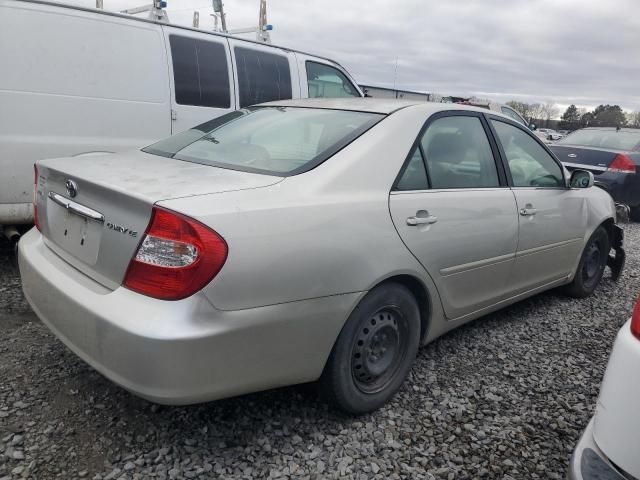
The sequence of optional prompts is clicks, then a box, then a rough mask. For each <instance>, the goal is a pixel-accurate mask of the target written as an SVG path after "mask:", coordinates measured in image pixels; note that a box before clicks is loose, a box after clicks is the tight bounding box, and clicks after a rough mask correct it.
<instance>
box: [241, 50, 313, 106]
mask: <svg viewBox="0 0 640 480" xmlns="http://www.w3.org/2000/svg"><path fill="white" fill-rule="evenodd" d="M229 45H230V46H231V56H232V58H233V64H234V66H235V73H236V75H235V90H236V92H237V104H238V108H244V107H248V106H250V105H255V104H257V103H263V102H271V101H274V100H287V99H290V98H300V83H299V81H298V67H297V65H296V61H295V55H294V54H293V53H291V52H288V51H286V50H283V49H280V48H276V47H269V46H266V45H260V44H256V43H252V42H246V41H242V40H237V39H233V38H230V39H229Z"/></svg>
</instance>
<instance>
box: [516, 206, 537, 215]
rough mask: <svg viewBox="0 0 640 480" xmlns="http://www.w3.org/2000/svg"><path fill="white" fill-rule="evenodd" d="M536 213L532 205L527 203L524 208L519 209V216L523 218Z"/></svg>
mask: <svg viewBox="0 0 640 480" xmlns="http://www.w3.org/2000/svg"><path fill="white" fill-rule="evenodd" d="M536 213H538V210H536V209H535V208H533V205H531V204H530V203H527V204H526V205H525V206H524V208H521V209H520V215H522V216H523V217H530V216H532V215H535V214H536Z"/></svg>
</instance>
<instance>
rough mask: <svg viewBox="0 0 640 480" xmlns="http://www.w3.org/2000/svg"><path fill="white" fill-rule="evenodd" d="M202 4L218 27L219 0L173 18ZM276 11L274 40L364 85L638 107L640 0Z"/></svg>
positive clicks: (294, 3) (207, 22)
mask: <svg viewBox="0 0 640 480" xmlns="http://www.w3.org/2000/svg"><path fill="white" fill-rule="evenodd" d="M68 1H69V3H76V4H80V5H84V6H94V5H95V0H68ZM145 3H149V1H148V0H140V1H139V2H137V1H136V0H104V4H105V8H106V9H110V10H120V9H123V8H127V7H133V6H138V5H141V4H145ZM224 5H225V10H226V13H227V26H228V27H229V28H242V27H248V26H254V25H257V17H258V5H259V1H258V0H226V2H225V4H224ZM194 10H198V11H199V12H200V21H201V24H200V25H201V28H202V27H205V28H209V27H210V26H212V25H213V21H212V19H211V18H210V17H209V14H210V13H212V10H211V2H210V0H168V8H167V11H168V13H169V17H170V20H171V22H172V23H178V24H185V25H190V24H191V20H192V16H193V11H194ZM268 19H269V23H271V24H273V26H274V30H273V32H272V35H271V38H272V41H273V43H274V44H277V45H282V46H287V47H291V48H295V49H299V50H305V51H309V52H311V53H317V54H321V55H324V56H328V57H331V58H334V59H336V60H337V61H339V62H340V63H342V64H343V65H344V66H345V67H346V68H347V69H348V70H349V71H350V72H351V74H352V75H353V76H354V77H355V78H356V80H357V81H358V82H359V83H365V84H371V85H379V86H386V87H393V86H394V84H395V85H396V86H397V88H403V89H410V90H420V91H426V92H436V93H440V94H444V95H452V94H453V95H465V96H466V95H469V96H471V95H475V96H478V97H482V98H491V99H493V100H496V101H499V102H503V103H504V102H506V101H508V100H520V101H525V102H547V101H551V102H555V103H557V104H559V105H560V106H561V107H562V109H563V110H564V108H566V106H567V105H569V104H571V103H575V104H576V105H578V106H584V107H588V108H593V107H594V106H597V105H599V104H601V103H610V104H619V105H620V106H622V107H623V108H624V109H626V110H640V87H639V84H640V61H639V60H640V1H639V0H455V1H454V0H449V1H442V0H440V1H436V0H397V1H382V0H366V1H362V0H360V1H357V2H356V1H348V0H341V1H340V0H316V1H312V0H268ZM396 59H397V64H398V68H397V76H396V75H395V74H394V71H395V65H396Z"/></svg>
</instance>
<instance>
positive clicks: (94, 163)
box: [36, 151, 282, 289]
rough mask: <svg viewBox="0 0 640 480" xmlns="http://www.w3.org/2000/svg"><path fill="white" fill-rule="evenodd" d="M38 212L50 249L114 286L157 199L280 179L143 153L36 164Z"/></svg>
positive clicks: (252, 185) (62, 159) (136, 245)
mask: <svg viewBox="0 0 640 480" xmlns="http://www.w3.org/2000/svg"><path fill="white" fill-rule="evenodd" d="M37 169H38V178H37V181H38V185H37V192H38V193H37V196H36V197H37V207H38V218H39V223H40V230H41V232H42V234H43V236H44V238H45V242H46V243H47V245H48V246H49V247H50V248H51V249H52V250H54V251H55V252H56V253H57V254H58V255H59V256H61V257H62V258H63V259H65V260H66V261H67V262H69V263H70V264H72V265H73V266H74V267H76V268H77V269H79V270H80V271H82V272H83V273H85V274H87V275H88V276H90V277H91V278H93V279H94V280H96V281H97V282H99V283H101V284H102V285H104V286H106V287H108V288H111V289H114V288H116V287H117V286H119V285H120V284H121V283H122V280H123V278H124V276H125V273H126V271H127V267H128V265H129V262H130V260H131V258H132V257H133V256H134V255H135V253H136V250H137V248H138V245H139V243H140V241H141V240H142V237H143V235H144V232H145V230H146V228H147V226H148V224H149V220H150V218H151V210H152V208H153V205H154V204H155V203H156V202H159V201H161V200H169V199H175V198H181V197H187V196H195V195H205V194H212V193H222V192H227V191H237V190H243V189H253V188H261V187H266V186H269V185H273V184H275V183H278V182H279V181H281V180H282V178H281V177H276V176H270V175H261V174H255V173H246V172H239V171H235V170H229V169H224V168H218V167H211V166H207V165H200V164H195V163H190V162H185V161H180V160H174V159H170V158H164V157H160V156H156V155H151V154H147V153H144V152H140V151H135V152H127V153H123V154H115V155H100V156H90V157H84V158H60V159H50V160H43V161H41V162H39V163H38V166H37Z"/></svg>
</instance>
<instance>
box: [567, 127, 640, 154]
mask: <svg viewBox="0 0 640 480" xmlns="http://www.w3.org/2000/svg"><path fill="white" fill-rule="evenodd" d="M556 143H559V144H566V145H580V146H585V147H598V148H611V149H613V150H635V149H636V147H637V146H638V144H640V130H638V131H636V132H630V131H629V130H619V131H617V132H616V131H615V130H591V129H585V130H576V131H575V132H573V133H571V134H569V135H567V136H566V137H564V138H562V139H561V140H558V141H557V142H556Z"/></svg>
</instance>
